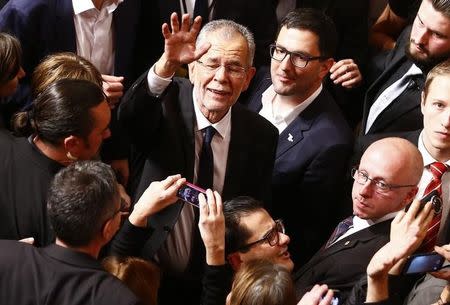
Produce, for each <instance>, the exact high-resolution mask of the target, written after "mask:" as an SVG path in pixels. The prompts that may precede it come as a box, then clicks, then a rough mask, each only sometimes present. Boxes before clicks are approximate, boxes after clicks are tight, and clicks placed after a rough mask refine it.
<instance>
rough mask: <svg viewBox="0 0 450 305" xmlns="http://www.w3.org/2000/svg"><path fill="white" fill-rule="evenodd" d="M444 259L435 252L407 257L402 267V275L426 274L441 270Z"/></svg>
mask: <svg viewBox="0 0 450 305" xmlns="http://www.w3.org/2000/svg"><path fill="white" fill-rule="evenodd" d="M444 261H445V258H444V257H443V256H442V255H440V254H439V253H436V252H429V253H419V254H414V255H411V256H409V257H408V258H407V259H406V262H405V265H404V267H403V270H402V273H403V274H414V273H426V272H432V271H437V270H439V269H441V268H442V265H443V264H444Z"/></svg>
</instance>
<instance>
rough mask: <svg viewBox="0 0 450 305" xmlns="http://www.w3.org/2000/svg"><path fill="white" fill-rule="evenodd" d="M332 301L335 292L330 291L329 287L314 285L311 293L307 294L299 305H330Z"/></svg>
mask: <svg viewBox="0 0 450 305" xmlns="http://www.w3.org/2000/svg"><path fill="white" fill-rule="evenodd" d="M322 297H323V299H322ZM332 299H333V290H331V289H328V286H327V285H314V287H313V288H312V289H311V290H310V291H308V292H307V293H305V295H304V296H303V297H302V299H301V300H300V301H299V302H298V303H297V305H330V304H331V300H332Z"/></svg>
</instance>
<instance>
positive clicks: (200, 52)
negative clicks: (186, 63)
mask: <svg viewBox="0 0 450 305" xmlns="http://www.w3.org/2000/svg"><path fill="white" fill-rule="evenodd" d="M210 47H211V44H210V43H209V42H205V43H202V44H201V45H200V46H199V47H198V48H196V49H195V52H194V60H197V59H199V58H200V57H202V56H203V55H204V54H205V53H206V52H208V50H209V48H210Z"/></svg>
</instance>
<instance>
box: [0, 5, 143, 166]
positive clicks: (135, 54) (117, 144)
mask: <svg viewBox="0 0 450 305" xmlns="http://www.w3.org/2000/svg"><path fill="white" fill-rule="evenodd" d="M143 2H145V0H127V1H124V2H122V3H121V4H120V5H119V6H118V7H117V9H116V10H115V11H114V13H113V21H112V22H113V27H114V37H113V39H114V46H115V60H114V75H117V76H123V77H124V82H123V84H124V87H125V90H126V89H127V88H128V87H129V86H130V85H131V84H132V83H133V81H134V80H135V79H136V78H137V77H138V76H139V75H140V74H141V73H142V72H143V71H144V70H146V69H147V68H148V66H149V65H150V62H149V61H148V58H145V57H144V56H143V55H142V54H149V53H150V52H148V50H147V49H142V48H143V47H144V46H145V44H144V43H143V41H142V40H145V39H148V37H147V36H142V35H146V33H145V32H142V28H147V24H146V22H149V21H148V20H149V19H151V18H147V14H148V13H150V11H148V10H144V9H143V7H142V3H143ZM73 14H74V13H73V6H72V0H36V1H27V0H9V1H8V3H7V4H6V5H5V6H4V7H3V8H2V10H1V11H0V30H1V31H6V32H9V33H11V34H13V35H15V36H16V37H17V38H18V39H19V40H20V42H21V45H22V50H23V56H22V58H23V64H22V65H23V68H24V70H25V72H26V73H27V75H26V76H25V77H24V78H23V79H22V80H21V82H20V85H19V88H18V90H17V92H16V93H15V94H14V96H13V98H12V102H13V103H14V105H13V106H11V107H10V108H12V109H11V114H12V113H13V112H15V111H17V110H19V109H20V108H22V106H24V105H29V104H30V103H31V96H30V81H31V75H32V72H33V70H34V68H35V67H36V66H37V65H38V64H39V62H40V61H41V60H42V59H43V58H44V57H45V56H47V55H49V54H51V53H55V52H62V51H65V52H73V53H77V43H76V32H75V25H74V22H73ZM147 45H148V43H147ZM147 56H149V55H147ZM11 114H8V115H11ZM7 120H8V121H9V119H8V118H7ZM111 133H112V137H111V138H109V139H107V140H106V141H105V145H104V146H103V149H102V158H103V159H104V160H115V159H125V158H126V157H127V156H128V143H127V139H126V138H125V137H124V136H123V134H122V133H121V130H120V127H119V126H118V125H117V123H116V111H115V110H114V111H113V112H112V118H111Z"/></svg>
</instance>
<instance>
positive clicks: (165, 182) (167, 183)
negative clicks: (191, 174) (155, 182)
mask: <svg viewBox="0 0 450 305" xmlns="http://www.w3.org/2000/svg"><path fill="white" fill-rule="evenodd" d="M180 178H181V175H180V174H177V175H172V176H168V177H167V178H166V179H164V180H163V181H161V184H162V186H163V188H164V189H167V188H169V187H170V186H171V185H172V184H174V182H175V181H177V180H178V179H180Z"/></svg>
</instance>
